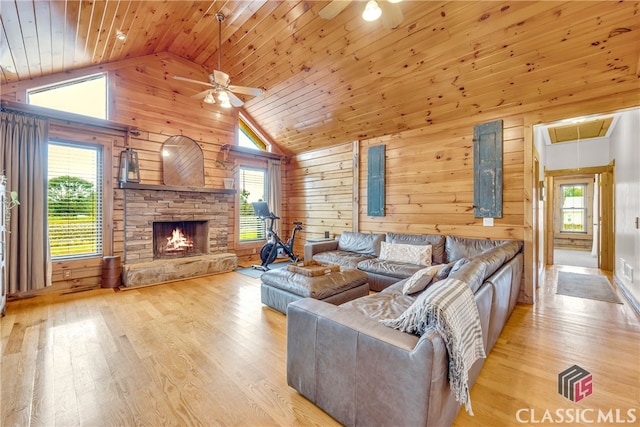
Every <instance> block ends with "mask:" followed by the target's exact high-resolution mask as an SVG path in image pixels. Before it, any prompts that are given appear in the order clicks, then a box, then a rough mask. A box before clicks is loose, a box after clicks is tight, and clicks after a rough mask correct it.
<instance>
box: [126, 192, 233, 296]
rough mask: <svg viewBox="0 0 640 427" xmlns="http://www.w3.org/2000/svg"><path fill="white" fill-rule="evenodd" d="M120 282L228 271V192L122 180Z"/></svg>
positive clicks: (230, 263) (149, 281)
mask: <svg viewBox="0 0 640 427" xmlns="http://www.w3.org/2000/svg"><path fill="white" fill-rule="evenodd" d="M123 188H124V216H125V218H124V223H125V226H124V266H123V271H124V274H123V276H124V277H123V279H124V280H123V282H124V284H125V286H128V287H129V286H139V285H148V284H156V283H162V282H167V281H172V280H179V279H185V278H189V277H197V276H204V275H209V274H214V273H222V272H227V271H233V270H235V269H236V268H237V265H238V258H237V256H236V255H235V254H232V253H228V252H227V249H228V246H227V245H228V243H227V242H228V238H229V236H228V229H229V210H230V206H231V202H232V195H231V194H232V193H230V192H229V191H225V190H221V189H219V190H218V189H195V188H191V187H184V188H183V187H170V186H163V185H143V184H132V183H127V184H124V187H123Z"/></svg>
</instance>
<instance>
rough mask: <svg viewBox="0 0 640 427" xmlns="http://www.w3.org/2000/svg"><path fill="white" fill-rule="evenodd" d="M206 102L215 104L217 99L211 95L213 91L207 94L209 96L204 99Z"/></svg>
mask: <svg viewBox="0 0 640 427" xmlns="http://www.w3.org/2000/svg"><path fill="white" fill-rule="evenodd" d="M204 102H205V103H207V104H215V103H216V99H215V98H214V97H213V95H212V94H211V91H209V92H207V96H205V97H204Z"/></svg>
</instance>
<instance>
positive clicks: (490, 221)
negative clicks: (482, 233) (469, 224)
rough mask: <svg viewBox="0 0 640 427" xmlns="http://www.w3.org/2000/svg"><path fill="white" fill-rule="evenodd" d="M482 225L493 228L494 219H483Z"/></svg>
mask: <svg viewBox="0 0 640 427" xmlns="http://www.w3.org/2000/svg"><path fill="white" fill-rule="evenodd" d="M482 225H483V226H484V227H493V218H482Z"/></svg>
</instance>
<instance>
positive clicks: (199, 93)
mask: <svg viewBox="0 0 640 427" xmlns="http://www.w3.org/2000/svg"><path fill="white" fill-rule="evenodd" d="M209 92H211V89H207V90H203V91H202V92H198V93H196V94H195V95H193V96H191V97H190V98H193V99H201V98H204V97H205V96H207V94H208V93H209Z"/></svg>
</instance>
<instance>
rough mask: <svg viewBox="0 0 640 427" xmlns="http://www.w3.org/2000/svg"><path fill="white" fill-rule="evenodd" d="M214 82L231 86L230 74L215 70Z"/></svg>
mask: <svg viewBox="0 0 640 427" xmlns="http://www.w3.org/2000/svg"><path fill="white" fill-rule="evenodd" d="M213 80H214V81H215V82H216V83H217V84H219V85H221V86H224V87H226V86H227V85H228V84H229V74H227V73H223V72H222V71H220V70H213Z"/></svg>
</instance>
